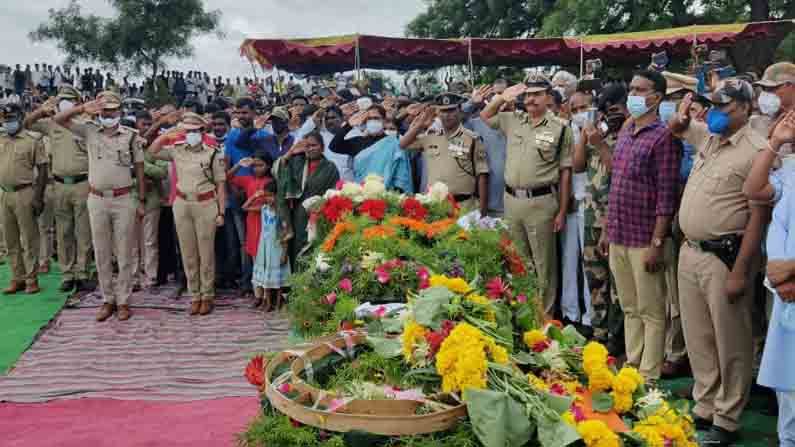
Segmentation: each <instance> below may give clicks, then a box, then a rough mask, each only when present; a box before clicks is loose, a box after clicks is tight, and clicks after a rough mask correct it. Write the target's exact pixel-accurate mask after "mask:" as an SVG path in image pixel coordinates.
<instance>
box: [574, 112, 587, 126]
mask: <svg viewBox="0 0 795 447" xmlns="http://www.w3.org/2000/svg"><path fill="white" fill-rule="evenodd" d="M571 122H572V124H574V125H575V126H577V127H579V128H580V129H582V128H583V127H585V123H587V122H588V112H579V113H575V114H574V116H572V117H571Z"/></svg>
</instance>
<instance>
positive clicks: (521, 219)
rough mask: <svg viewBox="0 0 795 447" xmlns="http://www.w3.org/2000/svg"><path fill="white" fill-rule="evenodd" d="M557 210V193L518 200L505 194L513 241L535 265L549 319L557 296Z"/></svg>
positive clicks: (539, 287) (507, 217)
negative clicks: (554, 227)
mask: <svg viewBox="0 0 795 447" xmlns="http://www.w3.org/2000/svg"><path fill="white" fill-rule="evenodd" d="M558 209H559V205H558V197H557V194H545V195H543V196H539V197H533V198H531V199H519V198H516V197H514V196H512V195H510V194H508V193H507V192H506V193H505V218H506V219H507V220H508V225H509V228H510V232H511V239H513V242H514V243H515V244H516V247H517V249H518V250H519V252H520V253H521V254H522V255H524V256H527V257H528V258H529V259H530V260H531V262H532V263H533V266H534V268H535V271H536V275H537V276H538V293H539V296H540V297H542V298H543V300H544V312H546V313H547V315H548V316H552V315H553V314H554V311H555V301H556V300H557V294H558V244H557V240H558V239H557V237H558V236H557V234H556V233H555V232H554V231H553V229H552V223H553V221H554V220H555V215H556V214H557V213H558Z"/></svg>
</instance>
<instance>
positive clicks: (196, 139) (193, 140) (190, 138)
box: [185, 132, 202, 146]
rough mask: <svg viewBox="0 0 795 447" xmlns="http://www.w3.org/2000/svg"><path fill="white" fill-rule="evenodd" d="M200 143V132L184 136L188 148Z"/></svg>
mask: <svg viewBox="0 0 795 447" xmlns="http://www.w3.org/2000/svg"><path fill="white" fill-rule="evenodd" d="M201 141H202V134H201V132H188V133H187V134H185V142H186V143H188V145H189V146H196V145H198V144H199V143H201Z"/></svg>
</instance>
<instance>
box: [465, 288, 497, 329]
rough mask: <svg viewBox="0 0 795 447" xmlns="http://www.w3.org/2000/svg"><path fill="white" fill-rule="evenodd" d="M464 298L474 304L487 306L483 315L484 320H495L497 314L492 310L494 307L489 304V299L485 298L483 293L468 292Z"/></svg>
mask: <svg viewBox="0 0 795 447" xmlns="http://www.w3.org/2000/svg"><path fill="white" fill-rule="evenodd" d="M466 300H467V301H469V302H472V303H475V304H480V305H484V306H489V308H488V309H487V310H486V315H484V318H485V319H486V321H491V322H495V321H497V314H496V313H495V312H494V309H493V308H492V307H491V306H490V304H491V301H489V299H488V298H486V297H485V296H483V295H477V294H474V293H470V294H469V295H467V296H466Z"/></svg>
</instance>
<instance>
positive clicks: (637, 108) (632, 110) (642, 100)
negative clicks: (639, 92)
mask: <svg viewBox="0 0 795 447" xmlns="http://www.w3.org/2000/svg"><path fill="white" fill-rule="evenodd" d="M627 109H628V110H629V114H630V115H632V117H633V118H640V117H641V116H643V115H645V114H646V113H647V112H648V111H649V106H647V105H646V97H645V96H636V95H631V96H629V97H628V98H627Z"/></svg>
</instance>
